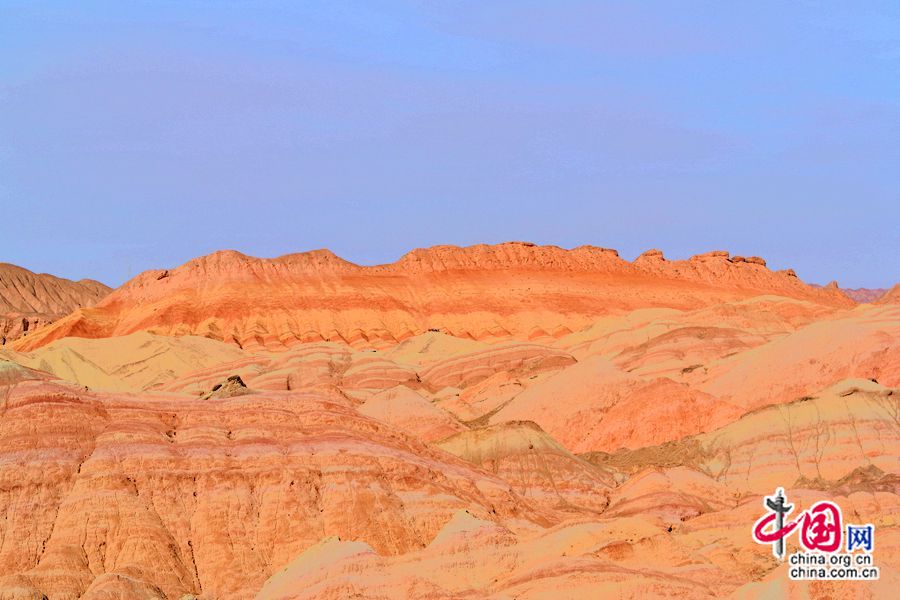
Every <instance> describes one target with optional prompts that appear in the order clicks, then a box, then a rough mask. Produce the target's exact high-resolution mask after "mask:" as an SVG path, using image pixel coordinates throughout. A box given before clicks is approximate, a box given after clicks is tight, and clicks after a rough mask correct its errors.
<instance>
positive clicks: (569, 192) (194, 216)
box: [0, 0, 900, 288]
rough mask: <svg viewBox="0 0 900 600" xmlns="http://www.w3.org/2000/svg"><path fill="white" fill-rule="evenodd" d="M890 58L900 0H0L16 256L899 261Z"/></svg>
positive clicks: (88, 264) (139, 261)
mask: <svg viewBox="0 0 900 600" xmlns="http://www.w3.org/2000/svg"><path fill="white" fill-rule="evenodd" d="M634 32H640V33H639V34H638V35H634ZM898 67H900V6H897V5H892V4H891V3H875V4H867V5H866V7H865V8H861V7H850V8H848V7H838V6H830V7H824V8H823V7H813V6H805V5H803V6H797V5H790V6H784V5H781V4H776V3H752V4H746V5H738V4H729V5H720V4H716V3H688V4H679V5H677V6H676V5H668V4H663V3H643V2H641V3H634V4H629V5H627V6H626V5H606V6H604V5H599V4H597V3H588V2H561V3H552V4H543V3H538V2H526V3H519V2H516V3H513V2H498V3H490V4H488V5H484V4H482V3H469V2H460V3H454V4H452V6H451V5H445V6H438V5H437V4H427V3H426V4H410V3H396V2H377V3H369V2H366V3H362V2H360V3H344V2H337V3H327V4H322V5H318V6H313V7H310V6H306V7H299V6H294V5H293V4H292V3H278V2H265V3H259V4H255V5H253V6H249V5H243V4H241V3H234V2H228V3H225V2H223V3H207V2H180V3H175V4H166V5H160V4H157V3H145V2H138V3H129V4H128V6H122V5H120V4H119V3H113V2H87V3H81V4H80V5H79V6H66V5H62V4H58V3H53V2H27V3H26V2H9V1H3V0H0V206H2V207H3V209H4V212H5V213H6V214H7V216H8V221H7V226H6V227H5V228H4V231H3V235H2V236H0V262H9V263H13V264H16V265H20V266H22V267H25V268H28V269H30V270H33V271H36V272H47V273H51V274H53V275H57V276H61V277H66V278H70V279H76V280H77V279H82V278H90V279H96V280H99V281H102V282H103V283H106V284H107V285H111V286H118V285H120V284H121V283H123V282H124V281H126V280H127V279H129V278H131V277H133V276H135V275H136V274H138V273H139V272H141V271H144V270H147V269H153V268H171V267H174V266H177V265H180V264H182V263H184V262H186V261H188V260H190V259H191V258H194V257H196V256H200V255H204V254H209V253H211V252H214V251H217V250H223V249H235V250H239V251H241V252H244V253H246V254H249V255H253V256H262V257H274V256H279V255H283V254H289V253H293V252H301V251H305V250H310V249H315V248H328V249H330V250H331V251H333V252H334V253H335V254H337V255H339V256H341V257H342V258H345V259H347V260H350V261H353V262H355V263H358V264H381V263H387V262H392V261H394V260H396V259H398V258H399V257H400V256H401V255H402V254H404V253H405V252H407V251H409V250H412V249H413V248H417V247H425V246H432V245H438V244H456V245H462V246H465V245H471V244H477V243H498V242H503V241H509V240H523V241H530V242H534V243H538V244H554V245H558V246H561V247H564V248H572V247H575V246H579V245H583V244H591V245H596V246H604V247H611V248H615V249H617V250H618V251H619V252H620V254H621V255H622V256H623V258H626V259H629V260H630V259H633V258H634V257H635V256H637V255H638V254H640V253H641V252H643V251H645V250H647V249H650V248H660V249H662V250H663V251H664V253H665V254H666V256H667V257H669V258H687V257H689V256H690V255H693V254H697V253H701V252H706V251H710V250H720V249H724V250H728V251H730V252H732V253H733V254H741V255H759V256H762V257H763V258H765V259H766V260H767V261H768V263H769V266H770V267H771V268H773V269H781V268H793V269H795V270H796V271H797V273H798V275H799V276H800V277H801V278H802V279H803V280H804V281H807V282H812V283H818V284H825V283H827V282H828V281H830V280H832V279H836V280H837V281H838V282H839V284H840V285H841V286H842V287H845V288H857V287H869V288H877V287H884V288H887V287H891V286H892V285H893V284H895V283H897V282H898V281H900V261H898V260H897V259H896V255H897V251H898V249H900V198H898V194H900V172H898V170H897V166H896V165H897V164H900V135H898V133H900V68H898Z"/></svg>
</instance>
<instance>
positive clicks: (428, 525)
mask: <svg viewBox="0 0 900 600" xmlns="http://www.w3.org/2000/svg"><path fill="white" fill-rule="evenodd" d="M39 277H40V276H39ZM73 285H77V284H73ZM98 289H99V288H98ZM896 298H897V288H895V289H894V291H893V292H890V293H888V294H886V295H885V296H884V297H883V298H881V299H880V300H879V301H877V302H875V303H871V304H860V305H857V304H856V303H854V302H853V301H851V300H849V299H848V298H847V297H846V296H844V295H843V293H841V291H840V290H838V289H837V287H836V286H833V287H831V288H823V289H817V288H813V287H811V286H807V285H805V284H803V283H802V282H801V281H800V280H799V279H798V278H797V277H796V276H795V275H793V274H791V273H788V272H772V271H770V270H769V269H768V268H767V267H766V265H765V261H763V260H762V259H759V258H758V257H749V258H742V257H729V255H728V254H727V253H725V252H722V251H717V252H711V253H708V254H704V255H699V256H696V257H694V258H692V259H690V260H686V261H666V260H665V259H664V258H663V257H662V253H661V252H659V251H650V252H647V253H645V254H643V255H642V256H641V257H639V258H638V259H636V260H635V261H634V262H633V263H629V262H626V261H623V260H621V259H620V258H619V257H618V255H617V254H616V253H615V252H614V251H609V250H603V249H599V248H578V249H575V250H570V251H566V250H561V249H559V248H553V247H538V246H532V245H528V244H504V245H500V246H476V247H472V248H464V249H460V248H452V247H439V248H432V249H428V250H417V251H414V252H411V253H410V254H408V255H407V256H405V257H404V258H403V259H401V260H400V261H398V262H397V263H394V264H392V265H384V266H379V267H359V266H356V265H352V264H350V263H347V262H345V261H342V260H340V259H338V258H337V257H335V256H333V255H331V254H330V253H327V252H322V251H320V252H313V253H305V254H297V255H290V256H286V257H282V258H280V259H274V260H261V259H253V258H249V257H246V256H243V255H240V254H237V253H233V252H225V253H217V254H214V255H211V256H208V257H204V258H201V259H197V260H195V261H191V262H189V263H187V264H186V265H183V266H182V267H179V268H177V269H173V270H171V271H154V272H150V273H145V274H143V275H141V276H138V277H137V278H135V279H134V280H132V281H131V282H129V283H127V284H126V285H124V286H123V287H122V288H120V289H118V290H116V291H115V292H113V293H112V294H110V295H109V296H108V297H106V298H105V299H104V300H102V301H101V302H99V303H98V304H97V305H96V306H94V307H88V308H80V309H77V310H76V311H75V312H73V313H72V314H70V315H69V316H67V317H65V318H62V319H59V320H58V321H56V322H55V323H53V324H52V325H48V326H46V327H44V328H42V329H40V330H38V331H37V332H31V331H29V335H28V336H27V337H25V338H22V339H20V340H17V341H16V342H15V343H13V344H8V345H7V346H5V347H4V348H3V349H2V350H0V600H7V599H9V600H12V599H15V600H19V599H29V600H30V599H42V598H48V599H49V600H57V599H62V600H69V599H76V598H86V599H95V600H100V599H109V598H147V599H151V598H152V599H163V598H165V599H178V600H182V599H184V598H191V599H198V600H212V599H223V600H243V599H249V598H259V599H266V600H269V599H278V598H280V599H299V598H325V599H344V598H352V597H359V598H384V599H390V598H417V599H434V598H442V599H451V598H452V599H459V598H472V599H475V598H478V599H481V598H498V599H500V598H526V599H539V598H593V597H633V598H638V597H640V598H643V597H651V598H652V597H673V596H677V597H689V598H715V597H734V598H769V597H796V598H834V597H850V598H881V597H892V594H893V591H894V589H895V588H896V586H897V585H898V584H900V524H898V521H897V518H896V515H897V514H900V463H898V460H897V457H898V456H900V421H898V415H900V306H898V303H897V302H896ZM46 306H50V305H46ZM11 346H12V347H11ZM776 487H783V488H784V489H785V490H786V492H787V494H788V496H789V501H790V502H791V503H793V504H795V505H796V506H797V508H798V510H804V509H806V508H808V507H810V506H811V505H812V504H813V503H814V502H816V501H818V500H823V499H827V500H832V501H834V502H837V503H838V504H840V506H841V507H842V508H843V511H844V515H845V516H846V518H847V519H848V520H852V521H851V522H853V523H872V524H874V525H875V527H876V533H875V536H876V538H875V540H876V541H875V548H876V550H875V553H874V561H875V563H876V564H877V565H878V566H879V568H880V569H881V577H880V579H879V580H877V581H870V582H861V581H860V582H799V581H798V582H794V581H791V580H790V579H789V578H788V576H787V565H786V564H785V563H783V562H780V561H778V560H776V559H775V558H774V557H773V556H772V553H771V550H770V549H769V548H768V547H766V546H762V545H760V544H756V543H755V542H754V541H753V540H752V539H751V535H750V530H751V527H752V525H753V523H754V522H755V521H756V519H757V518H759V517H760V516H761V511H762V500H763V497H764V496H768V495H771V494H772V493H773V491H774V490H775V488H776ZM788 543H789V546H790V547H791V548H794V547H795V544H796V540H795V539H794V538H791V539H790V541H789V542H788Z"/></svg>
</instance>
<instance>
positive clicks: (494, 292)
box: [16, 243, 853, 350]
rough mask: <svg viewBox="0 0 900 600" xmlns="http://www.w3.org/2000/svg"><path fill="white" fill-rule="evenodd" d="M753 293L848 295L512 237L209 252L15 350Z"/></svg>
mask: <svg viewBox="0 0 900 600" xmlns="http://www.w3.org/2000/svg"><path fill="white" fill-rule="evenodd" d="M763 262H764V261H763ZM760 294H777V295H780V296H787V297H791V298H798V299H804V300H809V301H812V302H817V303H820V304H825V305H828V306H832V307H849V306H851V305H852V304H853V302H852V301H851V300H849V299H848V298H847V297H846V296H844V295H843V294H841V293H840V292H839V291H835V290H829V289H814V288H812V287H810V286H807V285H805V284H803V283H802V282H801V281H800V280H799V279H797V278H796V277H795V276H793V275H791V274H788V273H784V272H773V271H770V270H769V269H767V268H766V267H765V265H764V264H761V263H759V262H748V261H746V260H742V261H738V262H734V261H733V260H732V259H730V258H729V257H728V255H727V253H712V254H711V255H701V256H697V257H694V258H692V259H690V260H687V261H667V260H665V259H664V258H663V257H662V256H661V255H653V256H652V257H647V256H642V257H641V258H639V259H638V260H636V261H635V262H634V263H629V262H626V261H624V260H622V259H621V258H619V256H618V254H617V253H616V252H615V251H612V250H607V249H603V248H594V247H580V248H576V249H574V250H563V249H561V248H557V247H554V246H535V245H533V244H526V243H508V244H501V245H498V246H472V247H468V248H458V247H451V246H439V247H435V248H429V249H425V250H416V251H413V252H410V253H409V254H407V255H406V256H404V257H403V258H401V259H400V260H399V261H397V262H396V263H393V264H389V265H382V266H377V267H360V266H357V265H354V264H352V263H349V262H347V261H344V260H342V259H340V258H338V257H337V256H335V255H333V254H331V253H330V252H327V251H314V252H307V253H303V254H291V255H287V256H283V257H281V258H277V259H258V258H252V257H249V256H245V255H243V254H240V253H237V252H218V253H216V254H212V255H209V256H205V257H203V258H199V259H196V260H192V261H190V262H188V263H186V264H184V265H182V266H180V267H178V268H177V269H172V270H165V271H150V272H146V273H143V274H141V275H139V276H138V277H136V278H134V279H133V280H131V281H130V282H128V283H126V284H125V285H124V286H122V287H121V288H119V289H118V290H116V292H115V293H113V294H111V295H110V296H109V297H107V298H106V299H105V300H104V301H103V302H101V303H100V304H98V305H97V306H96V307H95V308H92V309H85V310H81V311H78V312H76V313H75V314H73V315H70V316H69V317H67V318H66V319H64V320H62V321H60V322H58V323H55V324H54V326H53V327H52V328H48V329H46V330H45V331H43V332H41V334H40V335H38V336H30V337H29V339H27V340H23V341H21V342H20V343H18V344H17V346H16V347H17V349H19V350H32V349H34V348H37V347H39V346H41V345H44V344H47V343H49V342H51V341H53V340H54V339H58V338H61V337H65V336H75V337H89V338H95V337H109V336H118V335H126V334H129V333H134V332H137V331H148V332H151V333H157V334H163V335H187V334H191V335H199V336H202V337H210V338H213V339H216V340H221V341H225V342H226V343H232V344H237V345H239V346H240V347H242V348H246V349H251V350H252V349H261V348H265V349H271V350H279V349H284V348H286V347H290V346H292V345H295V344H297V343H301V342H310V341H322V340H327V341H339V342H345V343H349V344H352V345H355V346H371V347H386V346H389V345H393V344H395V343H397V342H398V341H402V340H404V339H407V338H409V337H412V336H414V335H417V334H421V333H424V332H426V331H427V330H429V329H436V330H440V331H442V332H444V333H448V334H450V335H453V336H455V337H460V338H472V339H479V340H481V339H503V338H515V339H519V340H529V339H531V340H536V339H544V338H555V337H560V336H562V335H565V334H568V333H571V332H572V331H575V330H577V329H580V328H582V327H584V326H586V325H589V324H590V323H591V322H592V321H594V320H596V319H597V318H598V317H600V316H602V315H605V314H612V313H617V312H623V311H630V310H633V309H636V308H643V307H654V306H666V307H670V308H679V309H692V308H698V307H701V306H708V305H711V304H716V303H719V302H723V301H732V300H737V299H741V298H747V297H751V296H756V295H760Z"/></svg>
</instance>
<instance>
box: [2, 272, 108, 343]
mask: <svg viewBox="0 0 900 600" xmlns="http://www.w3.org/2000/svg"><path fill="white" fill-rule="evenodd" d="M110 291H111V289H110V288H108V287H106V286H105V285H103V284H102V283H100V282H98V281H91V280H89V279H82V280H81V281H70V280H68V279H61V278H59V277H54V276H53V275H47V274H45V273H44V274H40V275H38V274H36V273H32V272H31V271H29V270H28V269H23V268H22V267H17V266H15V265H10V264H7V263H0V345H5V344H8V343H11V342H13V341H14V340H16V339H18V338H20V337H23V336H26V335H28V334H29V333H30V334H32V335H33V334H34V332H35V331H36V330H38V329H39V328H41V327H44V326H46V325H49V324H50V323H52V322H54V321H56V320H57V319H59V318H61V317H64V316H66V315H68V314H69V313H71V312H72V311H73V310H75V309H77V308H82V307H88V306H93V305H94V304H96V303H97V302H98V301H99V300H100V299H101V298H103V297H104V296H106V295H107V294H109V292H110Z"/></svg>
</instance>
